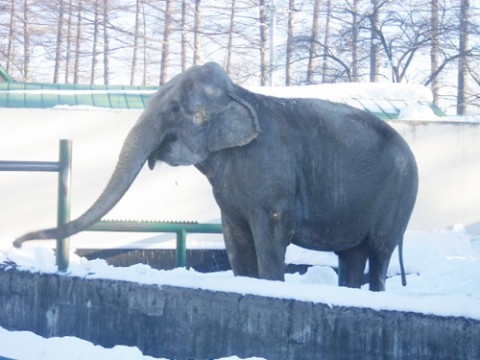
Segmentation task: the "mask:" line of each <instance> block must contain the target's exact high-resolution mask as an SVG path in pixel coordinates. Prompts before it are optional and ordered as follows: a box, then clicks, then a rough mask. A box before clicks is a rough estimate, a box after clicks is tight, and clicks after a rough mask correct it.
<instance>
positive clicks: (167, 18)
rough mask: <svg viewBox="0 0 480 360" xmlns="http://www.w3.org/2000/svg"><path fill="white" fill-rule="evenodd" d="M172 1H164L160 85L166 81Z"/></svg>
mask: <svg viewBox="0 0 480 360" xmlns="http://www.w3.org/2000/svg"><path fill="white" fill-rule="evenodd" d="M171 23H172V2H171V0H166V1H165V18H164V21H163V41H162V58H161V60H160V85H163V84H165V83H166V82H167V68H168V56H169V53H170V33H171V31H172V27H171Z"/></svg>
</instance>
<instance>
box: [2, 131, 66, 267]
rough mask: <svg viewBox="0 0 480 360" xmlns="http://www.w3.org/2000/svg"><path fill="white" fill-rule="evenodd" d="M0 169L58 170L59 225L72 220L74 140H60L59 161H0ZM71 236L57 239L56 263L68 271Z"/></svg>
mask: <svg viewBox="0 0 480 360" xmlns="http://www.w3.org/2000/svg"><path fill="white" fill-rule="evenodd" d="M0 171H35V172H58V197H57V226H60V225H63V224H65V223H67V222H68V221H69V220H70V184H71V177H72V141H71V140H66V139H62V140H60V141H59V160H58V161H0ZM69 249H70V240H69V238H65V239H57V252H56V264H57V267H58V270H59V271H66V270H67V268H68V261H69V257H68V254H69Z"/></svg>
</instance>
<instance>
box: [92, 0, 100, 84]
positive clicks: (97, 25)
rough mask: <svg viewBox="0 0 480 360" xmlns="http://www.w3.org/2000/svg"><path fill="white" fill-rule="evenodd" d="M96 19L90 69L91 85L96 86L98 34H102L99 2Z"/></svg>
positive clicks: (96, 2) (96, 5)
mask: <svg viewBox="0 0 480 360" xmlns="http://www.w3.org/2000/svg"><path fill="white" fill-rule="evenodd" d="M94 7H95V10H94V12H95V17H94V21H93V43H92V64H91V68H90V84H92V85H93V84H95V72H96V69H97V62H98V60H97V46H98V34H99V32H100V29H99V28H100V14H99V12H100V9H99V5H98V1H95V2H94Z"/></svg>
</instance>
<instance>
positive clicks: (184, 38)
mask: <svg viewBox="0 0 480 360" xmlns="http://www.w3.org/2000/svg"><path fill="white" fill-rule="evenodd" d="M181 21H182V40H181V47H182V49H181V62H182V71H185V70H186V69H187V30H186V26H187V0H182V20H181Z"/></svg>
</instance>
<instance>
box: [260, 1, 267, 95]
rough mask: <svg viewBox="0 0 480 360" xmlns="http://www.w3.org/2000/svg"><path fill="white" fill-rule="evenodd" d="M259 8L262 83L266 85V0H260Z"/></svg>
mask: <svg viewBox="0 0 480 360" xmlns="http://www.w3.org/2000/svg"><path fill="white" fill-rule="evenodd" d="M258 8H259V12H260V14H259V26H260V85H261V86H265V85H267V83H268V64H267V27H268V25H267V5H266V3H265V0H260V1H259V3H258Z"/></svg>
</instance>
